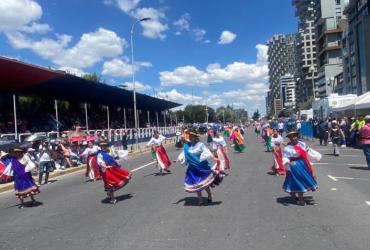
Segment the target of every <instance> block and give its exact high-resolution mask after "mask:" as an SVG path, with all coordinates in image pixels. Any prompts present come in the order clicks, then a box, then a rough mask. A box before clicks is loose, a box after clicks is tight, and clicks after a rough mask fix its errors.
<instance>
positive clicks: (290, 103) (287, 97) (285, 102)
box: [280, 74, 296, 109]
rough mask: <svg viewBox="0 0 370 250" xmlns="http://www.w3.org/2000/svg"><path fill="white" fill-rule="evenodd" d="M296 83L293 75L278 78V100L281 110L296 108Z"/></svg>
mask: <svg viewBox="0 0 370 250" xmlns="http://www.w3.org/2000/svg"><path fill="white" fill-rule="evenodd" d="M295 88H296V82H295V80H294V76H293V75H289V74H287V75H284V76H282V77H281V78H280V100H281V106H282V108H283V109H295V107H296V91H295Z"/></svg>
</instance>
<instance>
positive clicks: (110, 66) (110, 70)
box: [102, 58, 134, 77]
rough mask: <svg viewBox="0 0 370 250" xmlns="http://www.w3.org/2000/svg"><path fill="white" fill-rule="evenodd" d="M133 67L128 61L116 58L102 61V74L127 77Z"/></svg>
mask: <svg viewBox="0 0 370 250" xmlns="http://www.w3.org/2000/svg"><path fill="white" fill-rule="evenodd" d="M133 68H134V67H132V65H131V64H130V63H128V62H126V61H123V60H120V59H117V58H116V59H113V60H111V61H107V62H104V64H103V72H102V74H103V75H109V76H114V77H129V76H131V75H132V73H133Z"/></svg>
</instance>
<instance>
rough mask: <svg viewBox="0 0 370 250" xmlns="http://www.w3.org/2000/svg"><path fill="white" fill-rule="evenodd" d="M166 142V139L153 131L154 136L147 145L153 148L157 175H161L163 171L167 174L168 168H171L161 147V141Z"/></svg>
mask: <svg viewBox="0 0 370 250" xmlns="http://www.w3.org/2000/svg"><path fill="white" fill-rule="evenodd" d="M164 140H166V137H164V136H163V135H160V134H159V133H158V131H154V136H153V137H152V139H150V141H149V142H148V144H147V147H149V146H151V147H154V149H155V153H156V159H157V167H158V169H159V175H163V171H165V172H167V173H169V172H171V171H170V170H169V167H170V166H171V161H170V159H169V158H168V155H167V153H166V150H165V149H164V147H163V145H162V144H163V141H164Z"/></svg>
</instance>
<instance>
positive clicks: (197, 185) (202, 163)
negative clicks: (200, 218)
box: [177, 129, 222, 206]
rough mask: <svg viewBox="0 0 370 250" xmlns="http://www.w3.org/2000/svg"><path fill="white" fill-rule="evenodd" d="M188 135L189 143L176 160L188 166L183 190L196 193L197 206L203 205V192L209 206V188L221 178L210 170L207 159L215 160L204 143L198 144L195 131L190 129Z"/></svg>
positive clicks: (210, 197)
mask: <svg viewBox="0 0 370 250" xmlns="http://www.w3.org/2000/svg"><path fill="white" fill-rule="evenodd" d="M188 133H189V140H190V142H188V143H185V144H184V149H183V150H184V151H183V152H182V153H181V154H180V155H179V157H178V159H177V161H180V162H181V163H182V164H186V165H187V166H188V169H187V170H186V174H185V180H184V184H185V187H184V189H185V191H186V192H188V193H197V196H198V205H199V206H201V205H204V202H203V197H202V191H203V190H205V191H206V192H207V195H208V199H207V201H208V204H210V203H212V193H211V187H214V186H215V185H219V184H220V183H221V181H222V177H221V176H220V174H219V172H218V171H217V170H215V169H212V167H211V165H210V164H209V162H208V161H207V159H208V158H212V159H214V160H217V159H216V158H215V157H214V156H213V154H212V153H211V151H210V150H209V149H208V148H207V147H206V146H205V145H204V143H203V142H200V140H199V138H200V135H199V134H198V133H197V131H196V130H195V129H190V130H189V131H188Z"/></svg>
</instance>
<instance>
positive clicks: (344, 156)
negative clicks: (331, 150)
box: [340, 155, 360, 157]
mask: <svg viewBox="0 0 370 250" xmlns="http://www.w3.org/2000/svg"><path fill="white" fill-rule="evenodd" d="M340 156H344V157H359V156H360V155H340Z"/></svg>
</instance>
